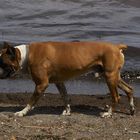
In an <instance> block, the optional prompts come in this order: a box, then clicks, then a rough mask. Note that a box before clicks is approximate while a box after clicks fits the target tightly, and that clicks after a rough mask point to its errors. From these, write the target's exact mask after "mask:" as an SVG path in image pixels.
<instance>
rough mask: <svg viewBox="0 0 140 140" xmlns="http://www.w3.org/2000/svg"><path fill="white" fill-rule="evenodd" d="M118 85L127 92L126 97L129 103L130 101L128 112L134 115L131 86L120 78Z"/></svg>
mask: <svg viewBox="0 0 140 140" xmlns="http://www.w3.org/2000/svg"><path fill="white" fill-rule="evenodd" d="M118 87H119V88H120V89H121V90H123V91H124V92H125V93H126V94H127V97H128V100H129V103H130V113H131V115H134V112H135V105H134V99H133V88H132V87H131V86H129V85H128V84H127V83H126V82H125V81H123V80H122V79H120V81H119V84H118Z"/></svg>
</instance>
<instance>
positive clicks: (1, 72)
mask: <svg viewBox="0 0 140 140" xmlns="http://www.w3.org/2000/svg"><path fill="white" fill-rule="evenodd" d="M15 72H16V70H15V68H14V67H13V66H9V65H6V64H4V63H3V61H2V59H0V79H5V78H9V77H11V76H12V75H13V74H14V73H15Z"/></svg>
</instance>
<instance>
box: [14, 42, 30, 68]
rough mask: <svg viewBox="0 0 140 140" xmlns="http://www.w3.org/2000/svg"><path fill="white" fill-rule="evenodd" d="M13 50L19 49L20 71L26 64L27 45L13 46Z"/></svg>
mask: <svg viewBox="0 0 140 140" xmlns="http://www.w3.org/2000/svg"><path fill="white" fill-rule="evenodd" d="M15 48H17V49H19V51H20V54H21V60H20V67H21V69H22V68H23V67H24V65H25V64H26V62H27V55H28V51H27V45H24V44H23V45H19V46H15Z"/></svg>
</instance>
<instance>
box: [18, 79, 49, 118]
mask: <svg viewBox="0 0 140 140" xmlns="http://www.w3.org/2000/svg"><path fill="white" fill-rule="evenodd" d="M47 86H48V79H47V78H46V79H44V80H41V81H40V82H37V83H36V87H35V91H34V94H33V95H32V96H31V98H30V101H29V103H28V104H27V106H26V107H25V108H24V109H23V110H21V111H19V112H16V113H15V116H19V117H22V116H25V115H26V114H27V113H28V112H29V111H30V110H32V108H33V106H34V105H35V104H36V102H37V101H38V100H39V98H40V97H41V96H42V94H43V92H44V91H45V89H46V88H47Z"/></svg>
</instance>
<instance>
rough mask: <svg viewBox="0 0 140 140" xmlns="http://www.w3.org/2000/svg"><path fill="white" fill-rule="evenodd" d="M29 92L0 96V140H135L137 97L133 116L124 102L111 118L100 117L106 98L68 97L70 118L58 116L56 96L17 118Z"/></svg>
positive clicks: (139, 130) (139, 133)
mask: <svg viewBox="0 0 140 140" xmlns="http://www.w3.org/2000/svg"><path fill="white" fill-rule="evenodd" d="M30 96H31V94H30V93H18V94H16V93H9V94H8V93H7V94H5V93H4V94H3V93H1V94H0V139H1V140H7V139H10V140H27V139H28V140H97V139H98V140H124V139H126V140H130V139H133V140H139V139H140V119H139V118H140V98H135V105H136V110H137V111H136V114H135V116H130V115H129V106H128V101H127V98H126V97H125V96H121V101H120V103H119V105H118V106H117V108H116V110H117V111H116V112H115V113H114V114H113V117H112V118H101V117H100V113H102V112H104V111H105V106H106V105H107V104H108V103H109V100H110V96H109V95H70V98H71V104H72V114H71V116H62V115H61V112H62V110H63V102H62V100H61V97H60V95H59V94H45V95H44V96H43V97H42V98H41V99H40V100H39V102H38V103H37V105H36V107H35V109H34V110H32V111H31V112H30V113H29V114H28V115H27V116H25V117H23V118H20V117H15V116H14V115H13V114H14V112H16V111H19V110H20V109H22V108H23V106H25V105H26V103H27V102H28V100H29V97H30Z"/></svg>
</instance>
